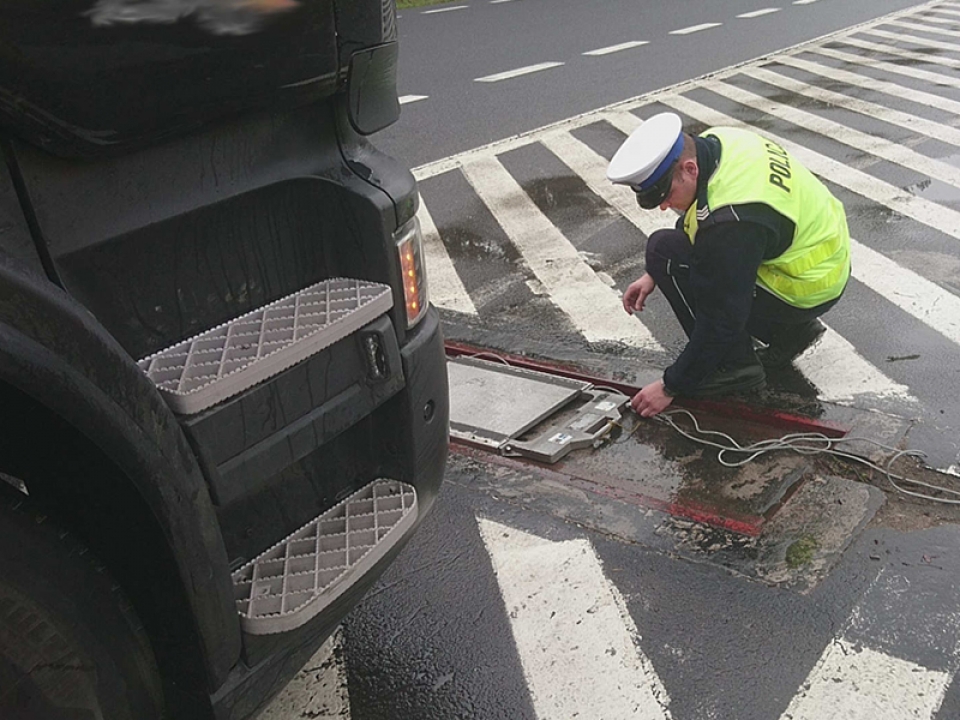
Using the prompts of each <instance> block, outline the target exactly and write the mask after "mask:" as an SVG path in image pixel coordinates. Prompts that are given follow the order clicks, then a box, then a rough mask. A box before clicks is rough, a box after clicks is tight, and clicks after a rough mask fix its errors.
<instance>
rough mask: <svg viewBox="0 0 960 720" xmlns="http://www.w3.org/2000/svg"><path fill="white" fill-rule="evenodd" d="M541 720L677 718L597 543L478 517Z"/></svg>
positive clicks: (645, 719) (536, 710) (652, 719)
mask: <svg viewBox="0 0 960 720" xmlns="http://www.w3.org/2000/svg"><path fill="white" fill-rule="evenodd" d="M478 523H479V526H480V533H481V536H482V537H483V541H484V544H485V545H486V548H487V552H488V553H489V554H490V558H491V561H492V563H493V569H494V571H495V573H496V576H497V582H498V583H499V585H500V592H501V594H502V595H503V601H504V605H505V606H506V610H507V615H508V616H509V618H510V628H511V630H512V631H513V637H514V641H515V642H516V645H517V652H518V654H519V656H520V662H521V665H522V666H523V674H524V676H525V678H526V680H527V685H528V687H529V688H530V695H531V700H532V702H533V707H534V712H535V713H536V716H537V718H539V720H559V719H560V718H608V719H609V720H620V719H621V718H622V719H626V718H630V719H631V720H669V718H670V711H669V704H670V699H669V697H668V696H667V692H666V690H665V689H664V687H663V683H662V682H661V681H660V678H659V677H658V676H657V673H656V671H655V669H654V667H653V665H652V664H651V663H650V660H649V659H648V658H647V657H646V655H644V653H643V651H642V650H641V649H640V645H639V640H640V638H639V636H638V633H637V628H636V626H635V625H634V622H633V619H632V618H631V616H630V612H629V610H628V609H627V607H626V603H625V602H624V600H623V597H622V596H621V595H620V592H619V591H618V590H617V588H616V587H615V586H614V585H613V584H612V583H611V582H610V581H609V580H607V578H606V576H605V575H604V573H603V568H602V566H601V564H600V559H599V558H598V557H597V554H596V551H595V550H594V549H593V546H592V545H591V544H590V542H589V540H586V539H581V540H567V541H565V542H551V541H549V540H543V539H541V538H538V537H536V536H534V535H530V534H529V533H525V532H521V531H519V530H514V529H512V528H509V527H506V526H504V525H500V524H499V523H495V522H492V521H490V520H484V519H480V520H478Z"/></svg>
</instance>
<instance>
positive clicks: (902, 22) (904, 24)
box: [890, 18, 960, 38]
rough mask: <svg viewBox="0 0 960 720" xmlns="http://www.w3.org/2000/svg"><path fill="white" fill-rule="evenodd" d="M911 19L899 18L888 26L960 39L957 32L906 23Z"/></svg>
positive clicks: (915, 23)
mask: <svg viewBox="0 0 960 720" xmlns="http://www.w3.org/2000/svg"><path fill="white" fill-rule="evenodd" d="M913 19H914V18H900V19H899V20H892V21H891V22H890V24H891V25H898V26H899V27H902V28H906V29H907V30H913V31H914V32H928V33H933V34H934V35H946V36H948V37H955V38H960V31H958V30H946V29H944V28H939V27H934V26H930V25H924V24H923V23H917V22H908V21H910V20H913Z"/></svg>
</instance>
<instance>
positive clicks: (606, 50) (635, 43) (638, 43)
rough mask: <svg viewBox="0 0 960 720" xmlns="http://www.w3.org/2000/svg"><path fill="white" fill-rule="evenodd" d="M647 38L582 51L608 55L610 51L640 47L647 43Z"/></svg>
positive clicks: (588, 53)
mask: <svg viewBox="0 0 960 720" xmlns="http://www.w3.org/2000/svg"><path fill="white" fill-rule="evenodd" d="M649 44H650V41H649V40H634V41H632V42H625V43H620V44H619V45H611V46H610V47H605V48H599V49H598V50H588V51H587V52H585V53H583V54H584V55H593V56H596V55H609V54H610V53H615V52H620V51H621V50H632V49H633V48H637V47H640V46H642V45H649Z"/></svg>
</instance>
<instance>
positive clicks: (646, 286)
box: [623, 273, 657, 315]
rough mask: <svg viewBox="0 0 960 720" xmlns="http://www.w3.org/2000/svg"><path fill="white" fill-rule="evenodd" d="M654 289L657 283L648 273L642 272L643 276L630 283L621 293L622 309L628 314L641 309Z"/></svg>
mask: <svg viewBox="0 0 960 720" xmlns="http://www.w3.org/2000/svg"><path fill="white" fill-rule="evenodd" d="M656 289H657V283H655V282H654V281H653V278H652V277H650V273H644V274H643V277H641V278H640V279H638V280H634V281H633V282H632V283H630V287H628V288H627V291H626V292H625V293H624V294H623V309H624V310H625V311H626V312H627V314H628V315H632V314H633V313H634V312H639V311H641V310H643V306H644V304H645V303H646V301H647V298H648V297H649V296H650V294H651V293H652V292H653V291H654V290H656Z"/></svg>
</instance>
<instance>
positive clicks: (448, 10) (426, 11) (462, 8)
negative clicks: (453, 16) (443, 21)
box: [420, 5, 469, 15]
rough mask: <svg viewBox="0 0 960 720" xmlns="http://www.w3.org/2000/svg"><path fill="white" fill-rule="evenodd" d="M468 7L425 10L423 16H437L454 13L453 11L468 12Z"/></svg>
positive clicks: (459, 6) (458, 6)
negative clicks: (438, 14)
mask: <svg viewBox="0 0 960 720" xmlns="http://www.w3.org/2000/svg"><path fill="white" fill-rule="evenodd" d="M468 7H469V6H468V5H456V6H454V7H445V8H437V9H436V10H424V11H422V12H421V13H420V14H421V15H436V14H437V13H445V12H452V11H453V10H466V9H467V8H468Z"/></svg>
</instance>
